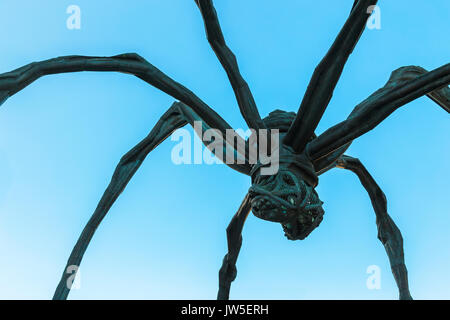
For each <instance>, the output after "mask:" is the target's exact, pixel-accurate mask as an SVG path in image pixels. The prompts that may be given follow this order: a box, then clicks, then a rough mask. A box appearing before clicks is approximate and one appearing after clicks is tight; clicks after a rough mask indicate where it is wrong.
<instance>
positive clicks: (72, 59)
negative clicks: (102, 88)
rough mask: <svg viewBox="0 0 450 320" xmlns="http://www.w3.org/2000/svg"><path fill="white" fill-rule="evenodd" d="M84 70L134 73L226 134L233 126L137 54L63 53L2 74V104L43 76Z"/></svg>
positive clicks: (0, 94) (0, 96) (0, 88)
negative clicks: (94, 55)
mask: <svg viewBox="0 0 450 320" xmlns="http://www.w3.org/2000/svg"><path fill="white" fill-rule="evenodd" d="M81 71H108V72H122V73H127V74H131V75H134V76H136V77H138V78H140V79H141V80H143V81H145V82H147V83H148V84H150V85H152V86H154V87H156V88H158V89H159V90H161V91H163V92H165V93H167V94H168V95H170V96H172V97H174V98H175V99H177V100H179V101H181V102H183V103H185V104H186V105H188V106H189V107H191V108H192V109H193V110H194V111H195V112H196V113H197V114H198V115H199V116H200V117H201V118H202V119H203V120H204V121H205V122H207V123H214V126H213V127H214V128H216V129H217V130H219V131H220V132H221V133H222V134H223V136H224V137H225V135H226V129H231V127H230V125H229V124H228V123H226V122H225V121H224V120H223V119H222V118H221V117H220V116H219V115H218V114H217V113H216V112H215V111H214V110H213V109H211V108H210V107H209V106H208V105H207V104H206V103H205V102H203V101H202V100H201V99H200V98H199V97H197V96H196V95H195V94H194V93H193V92H192V91H190V90H189V89H187V88H186V87H184V86H183V85H181V84H179V83H178V82H176V81H174V80H173V79H171V78H170V77H169V76H167V75H166V74H164V73H163V72H162V71H160V70H159V69H158V68H156V67H155V66H153V65H152V64H151V63H149V62H148V61H147V60H145V59H144V58H142V57H141V56H139V55H137V54H135V53H125V54H120V55H117V56H112V57H89V56H63V57H58V58H54V59H49V60H44V61H39V62H33V63H30V64H28V65H25V66H23V67H21V68H18V69H15V70H13V71H11V72H7V73H3V74H0V105H1V104H2V103H3V102H5V100H6V99H8V98H9V97H11V96H12V95H14V94H15V93H17V92H18V91H20V90H22V89H23V88H25V87H26V86H28V85H29V84H31V83H32V82H34V81H35V80H37V79H39V78H40V77H42V76H45V75H51V74H59V73H69V72H81Z"/></svg>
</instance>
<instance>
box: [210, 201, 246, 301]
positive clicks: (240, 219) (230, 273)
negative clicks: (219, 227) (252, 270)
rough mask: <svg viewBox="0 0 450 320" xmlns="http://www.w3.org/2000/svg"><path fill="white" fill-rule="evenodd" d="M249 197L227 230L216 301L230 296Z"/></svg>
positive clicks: (243, 202)
mask: <svg viewBox="0 0 450 320" xmlns="http://www.w3.org/2000/svg"><path fill="white" fill-rule="evenodd" d="M250 209H251V206H250V197H249V196H248V194H247V195H246V196H245V198H244V201H242V204H241V206H240V207H239V209H238V211H237V213H236V214H235V215H234V216H233V219H231V222H230V224H229V225H228V228H227V240H228V253H227V254H226V255H225V257H224V258H223V263H222V267H221V268H220V271H219V292H218V293H217V299H218V300H228V299H229V296H230V287H231V282H233V281H234V279H236V275H237V270H236V261H237V258H238V255H239V251H240V250H241V245H242V228H243V227H244V223H245V220H246V218H247V216H248V214H249V212H250Z"/></svg>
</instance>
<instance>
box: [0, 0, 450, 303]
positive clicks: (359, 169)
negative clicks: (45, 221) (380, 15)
mask: <svg viewBox="0 0 450 320" xmlns="http://www.w3.org/2000/svg"><path fill="white" fill-rule="evenodd" d="M195 3H196V5H197V6H198V8H199V9H200V13H201V15H202V18H203V21H204V24H205V30H206V34H207V39H208V41H209V43H210V45H211V47H212V49H213V50H214V52H215V54H216V56H217V57H218V59H219V61H220V63H221V64H222V66H223V68H224V70H225V71H226V73H227V75H228V79H229V81H230V84H231V86H232V88H233V91H234V93H235V96H236V100H237V103H238V105H239V109H240V112H241V114H242V116H243V118H244V120H245V122H246V123H247V125H248V126H249V128H251V129H254V130H256V131H258V130H267V129H269V130H270V129H278V130H279V133H280V134H279V138H278V139H279V141H278V144H276V147H275V148H274V149H272V148H271V152H272V154H273V153H274V152H275V153H276V154H277V155H278V157H277V160H276V161H277V165H278V166H277V168H278V170H276V172H273V173H271V174H269V175H267V174H265V173H264V172H263V171H264V170H263V169H265V166H266V164H264V162H263V161H259V160H258V161H259V162H258V161H257V162H256V163H254V162H253V161H251V160H252V159H251V155H250V154H249V152H248V150H250V141H249V140H247V141H244V139H242V138H241V137H240V136H239V135H236V136H235V138H236V139H237V141H238V145H244V146H245V148H240V147H236V146H234V145H233V143H231V144H230V141H222V142H221V143H223V144H222V145H220V144H219V146H217V145H215V146H214V148H212V147H211V145H207V147H208V148H211V149H210V150H211V151H212V152H217V147H218V148H220V146H222V147H223V148H221V150H222V151H223V155H225V158H227V159H228V157H226V155H231V156H232V157H231V158H234V157H235V156H237V155H240V157H241V159H244V161H243V162H241V163H239V162H238V163H235V162H232V163H229V162H226V164H227V165H228V166H229V167H230V168H231V169H233V170H236V171H238V172H240V173H242V174H245V175H247V176H249V177H250V178H251V182H252V185H251V187H250V189H249V192H248V193H247V194H246V195H245V197H244V199H243V201H242V203H241V205H240V207H239V209H238V210H237V212H236V214H235V215H234V216H233V218H232V220H231V222H230V224H229V226H228V228H227V242H228V252H227V253H226V255H225V257H224V259H223V263H222V267H221V269H220V271H219V291H218V294H217V298H218V299H228V298H229V293H230V287H231V283H232V281H233V280H234V279H235V278H236V274H237V271H236V261H237V258H238V255H239V251H240V248H241V244H242V236H241V234H242V230H243V226H244V223H245V221H246V218H247V216H248V214H249V213H250V211H252V212H253V214H254V215H255V216H256V217H258V218H261V219H264V220H268V221H272V222H276V223H280V224H281V226H282V228H283V230H284V232H285V235H286V237H287V238H288V239H291V240H301V239H305V238H306V237H307V236H308V235H309V234H310V233H311V232H312V231H313V230H314V229H315V228H316V227H318V226H319V224H320V222H321V221H322V219H323V215H324V210H323V208H322V201H321V200H320V199H319V197H318V195H317V193H316V191H315V190H314V188H315V187H316V186H317V184H318V176H319V175H321V174H323V173H325V172H327V171H328V170H331V169H333V168H341V169H345V170H349V171H351V172H353V173H355V174H356V176H357V177H358V179H359V180H360V182H361V184H362V185H363V187H364V188H365V189H366V191H367V193H368V195H369V197H370V199H371V202H372V205H373V208H374V211H375V216H376V224H377V229H378V239H379V240H380V241H381V243H382V244H383V246H384V247H385V249H386V253H387V255H388V257H389V262H390V264H391V269H392V273H393V275H394V278H395V281H396V283H397V286H398V289H399V297H400V299H411V295H410V292H409V285H408V274H407V269H406V265H405V259H404V253H403V238H402V235H401V233H400V230H399V229H398V228H397V226H396V225H395V223H394V221H393V219H392V218H391V217H390V215H389V214H388V212H387V202H386V197H385V195H384V193H383V191H382V190H381V188H380V187H379V186H378V184H377V183H376V181H375V180H374V178H373V177H372V176H371V175H370V173H369V172H368V171H367V169H366V168H365V167H364V165H363V164H362V163H361V161H360V160H358V159H357V158H353V157H350V156H348V155H346V154H344V153H345V152H346V150H347V149H348V147H349V146H350V144H351V143H352V142H353V141H354V140H355V139H357V138H358V137H360V136H361V135H363V134H365V133H367V132H368V131H370V130H372V129H373V128H375V127H376V126H377V125H378V124H380V123H381V122H382V121H383V120H384V119H385V118H386V117H388V116H389V115H390V114H392V113H393V112H394V111H395V110H397V109H398V108H400V107H402V106H404V105H406V104H408V103H409V102H411V101H413V100H415V99H417V98H419V97H421V96H424V95H426V96H428V97H429V98H430V99H432V100H433V101H434V102H435V103H437V104H438V105H439V106H440V107H442V108H443V109H444V110H445V111H446V112H448V113H450V88H448V85H449V84H450V64H446V65H443V66H441V67H439V68H437V69H434V70H432V71H429V72H428V71H427V70H425V69H423V68H421V67H418V66H407V67H401V68H399V69H397V70H395V71H394V72H392V74H391V76H390V78H389V80H388V82H387V83H386V84H385V85H384V86H383V87H382V88H381V89H379V90H377V91H375V92H374V93H373V94H372V95H371V96H369V97H368V98H367V99H365V100H363V101H362V102H361V103H360V104H358V105H357V106H356V107H355V108H354V109H353V111H352V112H351V113H350V115H349V116H348V118H347V119H346V120H344V121H342V122H340V123H338V124H336V125H335V126H333V127H331V128H329V129H328V130H326V131H325V132H323V133H321V134H320V135H318V136H316V135H315V133H314V131H315V129H316V127H317V125H318V123H319V121H320V119H321V118H322V115H323V113H324V112H325V109H326V108H327V106H328V104H329V102H330V100H331V97H332V95H333V91H334V88H335V86H336V84H337V82H338V80H339V78H340V75H341V73H342V71H343V69H344V65H345V63H346V61H347V59H348V58H349V56H350V54H351V53H352V51H353V49H354V48H355V46H356V44H357V42H358V40H359V39H360V37H361V34H362V33H363V31H364V29H365V26H366V22H367V19H368V17H369V16H370V12H371V10H373V8H374V6H375V5H376V4H377V0H355V1H354V3H353V6H352V8H351V11H350V15H349V17H348V19H347V21H346V22H345V24H344V26H343V27H342V29H341V31H340V32H339V34H338V35H337V37H336V39H335V41H334V42H333V44H332V46H331V48H330V50H329V51H328V52H327V53H326V55H325V56H324V58H323V59H322V60H321V62H320V63H319V65H318V66H317V67H316V68H315V70H314V73H313V75H312V77H311V80H310V82H309V85H308V87H307V89H306V92H305V95H304V96H303V99H302V102H301V104H300V107H299V109H298V112H297V113H294V112H284V111H281V110H275V111H274V112H272V113H270V114H269V116H268V117H266V118H264V119H261V117H260V115H259V112H258V108H257V106H256V103H255V100H254V98H253V95H252V92H251V91H250V88H249V86H248V84H247V83H246V81H245V80H244V78H243V77H242V75H241V74H240V71H239V68H238V64H237V60H236V57H235V56H234V54H233V52H232V51H231V49H230V48H229V47H228V46H227V44H226V42H225V38H224V36H223V34H222V30H221V28H220V24H219V20H218V17H217V14H216V11H215V9H214V6H213V3H212V0H195ZM371 8H372V9H371ZM80 71H107V72H111V71H114V72H121V73H126V74H131V75H134V76H136V77H138V78H139V79H141V80H143V81H145V82H147V83H148V84H150V85H152V86H154V87H156V88H158V89H160V90H161V91H163V92H165V93H167V94H168V95H170V96H172V97H173V98H175V99H176V100H177V101H176V102H174V103H173V104H172V106H171V107H170V108H169V109H168V110H167V111H166V112H165V113H164V114H163V115H162V117H161V118H160V120H159V121H158V122H157V123H156V125H155V126H154V127H153V129H152V130H151V131H150V133H149V134H148V136H147V137H145V138H144V139H143V140H142V141H140V142H139V143H138V144H137V145H136V146H135V147H134V148H132V149H131V150H130V151H128V152H127V153H126V154H125V155H124V156H123V157H122V158H121V159H120V161H119V163H118V165H117V167H116V170H115V171H114V174H113V176H112V179H111V182H110V183H109V185H108V187H107V188H106V190H105V192H104V194H103V196H102V198H101V199H100V201H99V203H98V206H97V208H96V209H95V211H94V213H93V215H92V217H91V218H90V220H89V221H88V223H87V224H86V226H85V228H84V229H83V232H82V233H81V235H80V237H79V239H78V241H77V243H76V244H75V246H74V248H73V250H72V252H71V254H70V256H69V259H68V261H67V265H66V268H65V269H64V271H63V274H62V277H61V280H60V282H59V284H58V286H57V288H56V291H55V294H54V296H53V298H54V299H66V298H67V296H68V294H69V292H70V286H71V284H70V280H71V278H72V277H73V276H72V270H74V266H75V267H78V266H79V265H80V263H81V260H82V258H83V255H84V253H85V251H86V249H87V247H88V244H89V242H90V241H91V239H92V237H93V235H94V233H95V231H96V230H97V228H98V226H99V225H100V223H101V221H102V220H103V218H104V217H105V216H106V214H107V213H108V211H109V209H110V208H111V206H112V205H113V204H114V202H115V201H116V199H117V198H118V197H119V195H120V194H121V193H122V192H123V190H124V189H125V187H126V186H127V184H128V182H129V181H130V180H131V178H132V177H133V175H134V174H135V173H136V171H137V170H138V169H139V167H140V165H141V164H142V163H143V161H144V160H145V159H146V157H147V155H148V154H149V153H150V152H151V151H152V150H154V149H155V148H156V147H157V146H158V145H159V144H160V143H161V142H163V141H164V140H165V139H166V138H167V137H169V136H170V135H171V134H172V133H173V132H174V131H175V130H177V129H179V128H181V127H183V126H185V125H188V124H189V125H192V126H194V127H195V125H194V123H195V122H197V121H201V122H202V128H205V129H209V128H213V129H215V131H218V132H219V133H220V134H221V136H222V137H224V136H227V134H226V133H227V131H228V130H233V129H232V128H231V126H230V125H229V124H228V123H227V122H226V121H225V120H224V119H223V118H222V117H221V116H220V115H219V114H217V113H216V112H215V111H214V110H213V109H212V108H211V107H209V106H208V105H207V104H206V103H205V102H204V101H202V100H201V99H200V98H199V97H198V96H197V95H195V94H194V93H193V92H192V91H190V90H189V89H187V88H186V87H184V86H183V85H181V84H180V83H178V82H176V81H174V80H173V79H171V78H170V77H169V76H167V75H166V74H164V73H163V72H162V71H160V70H159V69H157V68H156V67H155V66H153V65H152V64H151V63H150V62H148V61H147V60H145V59H144V58H142V57H141V56H139V55H138V54H135V53H126V54H120V55H116V56H112V57H89V56H64V57H58V58H54V59H49V60H44V61H40V62H33V63H30V64H28V65H26V66H23V67H20V68H18V69H16V70H13V71H11V72H7V73H4V74H0V104H1V103H4V102H5V101H6V100H7V99H8V98H9V97H11V96H13V95H14V94H15V93H17V92H19V91H20V90H22V89H24V88H25V87H26V86H28V85H29V84H31V83H32V82H33V81H35V80H37V79H38V78H40V77H42V76H45V75H50V74H58V73H67V72H80ZM251 143H254V142H253V141H252V142H251ZM256 144H258V141H256ZM272 146H273V145H272ZM230 147H231V148H230ZM257 147H258V146H257ZM214 154H216V153H214ZM222 159H223V158H222Z"/></svg>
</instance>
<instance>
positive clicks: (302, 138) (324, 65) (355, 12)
mask: <svg viewBox="0 0 450 320" xmlns="http://www.w3.org/2000/svg"><path fill="white" fill-rule="evenodd" d="M376 4H377V0H357V1H355V2H354V4H353V7H352V10H351V12H350V16H349V17H348V19H347V21H346V22H345V24H344V26H343V27H342V29H341V31H340V32H339V34H338V36H337V37H336V40H335V41H334V43H333V44H332V46H331V48H330V49H329V51H328V52H327V54H326V55H325V57H324V58H323V59H322V61H321V62H320V63H319V65H318V66H317V67H316V69H315V70H314V73H313V75H312V77H311V80H310V82H309V84H308V88H307V89H306V92H305V95H304V96H303V100H302V102H301V104H300V107H299V109H298V112H297V116H296V118H295V120H294V122H293V123H292V125H291V127H290V128H289V130H288V132H287V134H286V136H285V137H284V140H283V143H284V144H285V145H287V146H290V147H291V148H292V149H293V150H294V151H296V152H302V151H303V149H304V148H305V146H306V144H307V143H308V141H309V139H310V137H311V136H312V135H313V133H314V130H315V129H316V127H317V125H318V124H319V121H320V119H321V118H322V115H323V113H324V112H325V109H326V108H327V106H328V104H329V102H330V100H331V97H332V95H333V91H334V88H335V87H336V84H337V83H338V81H339V78H340V76H341V74H342V71H343V69H344V66H345V63H346V62H347V60H348V58H349V56H350V54H351V53H352V52H353V49H354V47H355V46H356V43H357V42H358V40H359V38H360V37H361V34H362V32H363V31H364V29H365V27H366V22H367V19H368V18H369V16H370V10H369V8H370V6H373V5H376Z"/></svg>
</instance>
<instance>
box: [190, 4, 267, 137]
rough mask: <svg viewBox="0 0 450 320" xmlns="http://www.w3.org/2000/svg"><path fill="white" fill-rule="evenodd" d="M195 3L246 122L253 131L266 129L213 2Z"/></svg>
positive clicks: (209, 40)
mask: <svg viewBox="0 0 450 320" xmlns="http://www.w3.org/2000/svg"><path fill="white" fill-rule="evenodd" d="M195 3H196V4H197V6H198V7H199V9H200V12H201V14H202V17H203V21H204V24H205V30H206V36H207V38H208V42H209V43H210V45H211V47H212V49H213V51H214V52H215V54H216V56H217V58H218V59H219V61H220V63H221V64H222V66H223V68H224V69H225V72H226V73H227V75H228V79H229V80H230V84H231V86H232V88H233V91H234V93H235V96H236V99H237V102H238V105H239V109H240V110H241V114H242V116H243V117H244V120H245V122H246V123H247V125H248V126H249V127H250V128H252V129H264V128H265V127H266V126H265V125H264V122H263V121H262V120H261V116H260V115H259V112H258V108H257V106H256V103H255V99H254V98H253V95H252V92H251V91H250V88H249V86H248V84H247V82H246V81H245V80H244V78H243V77H242V75H241V73H240V71H239V67H238V63H237V60H236V57H235V55H234V54H233V52H232V51H231V49H230V48H229V47H228V46H227V44H226V42H225V38H224V36H223V33H222V30H221V28H220V24H219V19H218V17H217V13H216V10H215V8H214V4H213V2H212V0H195Z"/></svg>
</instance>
